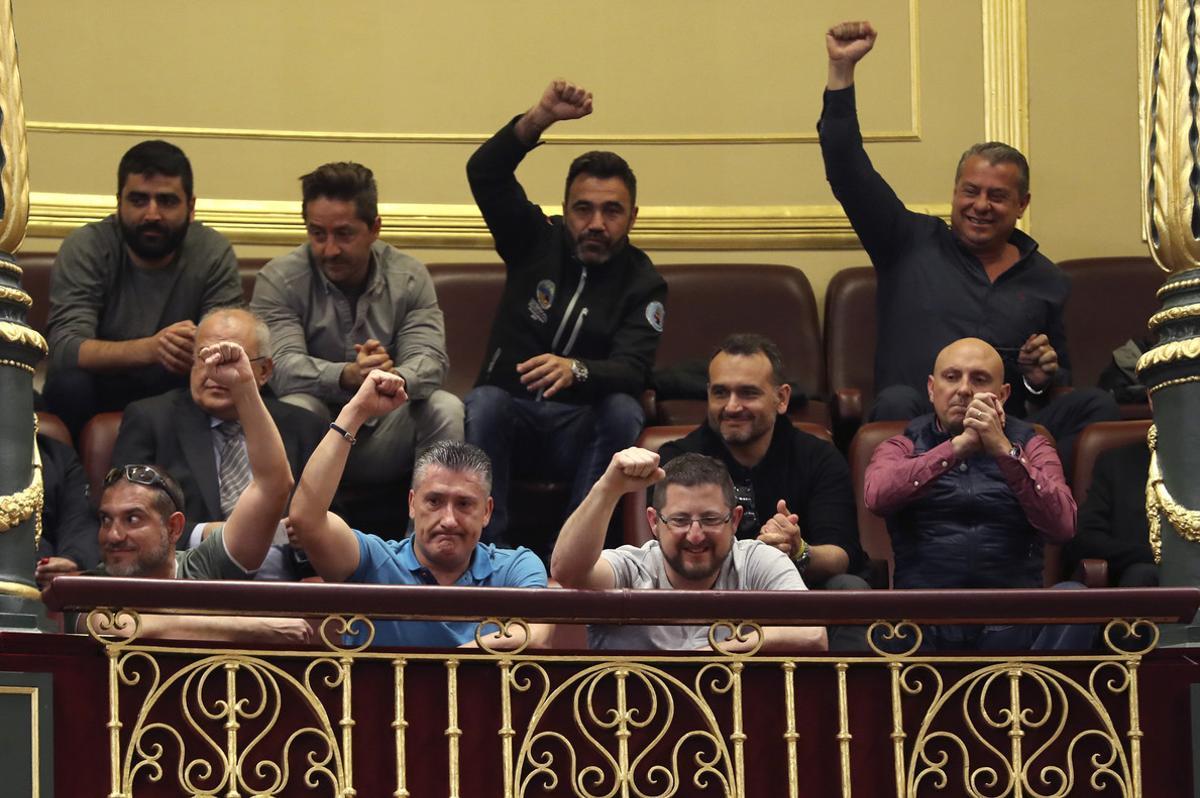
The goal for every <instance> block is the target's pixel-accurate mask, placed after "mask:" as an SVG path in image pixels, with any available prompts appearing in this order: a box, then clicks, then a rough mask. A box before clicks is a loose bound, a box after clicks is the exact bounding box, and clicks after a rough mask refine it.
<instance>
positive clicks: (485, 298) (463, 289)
mask: <svg viewBox="0 0 1200 798" xmlns="http://www.w3.org/2000/svg"><path fill="white" fill-rule="evenodd" d="M429 273H430V275H432V277H433V288H434V290H435V291H436V292H437V298H438V305H440V306H441V308H442V316H443V317H444V318H445V320H446V354H447V355H448V356H449V358H450V370H449V371H448V372H446V379H445V380H443V382H442V387H443V388H445V389H446V390H447V391H450V392H451V393H453V394H454V395H456V396H459V397H465V396H466V395H467V394H468V393H470V391H471V388H473V387H475V378H476V377H478V376H479V370H480V369H481V368H482V367H483V360H484V357H486V355H487V342H488V336H490V335H491V332H492V323H493V322H494V321H495V320H496V309H497V308H498V307H499V305H500V295H501V293H503V291H504V278H505V271H504V264H502V263H431V264H429Z"/></svg>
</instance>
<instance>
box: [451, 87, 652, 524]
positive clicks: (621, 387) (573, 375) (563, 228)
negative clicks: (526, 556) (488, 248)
mask: <svg viewBox="0 0 1200 798" xmlns="http://www.w3.org/2000/svg"><path fill="white" fill-rule="evenodd" d="M591 112H592V95H591V93H590V92H588V91H586V90H584V89H582V88H580V87H578V86H575V85H573V84H570V83H567V82H565V81H555V82H554V83H551V84H550V86H549V87H548V88H547V89H546V91H545V92H544V93H543V95H542V97H541V98H540V99H539V100H538V102H537V104H536V105H534V106H533V108H531V109H529V111H527V112H526V113H525V114H523V115H522V116H520V117H517V118H516V119H514V120H513V121H512V122H510V123H509V124H508V125H505V126H504V127H503V128H502V129H501V130H500V131H499V132H498V133H497V134H496V135H495V136H493V137H492V138H491V139H490V140H489V141H487V142H486V143H485V144H484V145H483V146H482V147H480V148H479V149H478V150H477V151H476V152H475V154H474V155H472V156H471V159H470V161H469V162H468V163H467V177H468V179H469V180H470V183H471V191H472V193H473V194H474V196H475V202H476V203H477V204H478V205H479V209H480V211H482V213H483V217H484V219H485V221H486V222H487V225H488V229H489V230H491V233H492V238H493V239H494V241H495V244H496V251H497V253H499V255H500V257H501V258H502V259H503V260H504V264H505V267H506V269H507V273H508V277H507V281H506V283H505V287H504V295H503V297H502V299H501V302H500V308H499V310H498V311H497V315H496V321H495V323H494V324H493V326H492V332H491V337H490V339H489V341H488V349H487V356H486V360H485V362H484V363H483V369H482V371H481V373H480V375H479V379H478V381H477V383H476V387H475V389H474V390H473V391H471V393H470V394H469V395H468V396H467V400H466V406H467V423H466V437H467V441H468V442H470V443H473V444H475V445H477V446H479V447H480V448H481V449H483V450H484V451H485V452H487V454H488V456H489V457H490V458H491V460H492V465H493V468H494V469H495V473H494V479H493V483H492V496H493V497H494V499H495V503H496V508H495V511H494V513H493V515H492V521H491V523H490V524H489V525H488V528H487V532H486V537H487V538H488V539H489V540H491V541H495V540H498V539H504V538H505V535H506V532H507V527H508V518H509V514H508V489H509V481H510V475H511V473H512V472H513V471H514V470H516V471H518V472H522V473H529V474H538V475H544V476H552V475H553V476H559V475H571V477H572V479H573V486H572V491H571V501H570V507H569V510H570V509H574V508H575V506H577V505H578V504H579V502H580V501H582V500H583V497H584V496H585V495H586V494H587V491H588V489H589V488H590V487H591V486H592V484H593V483H594V482H595V481H596V479H597V478H598V477H599V475H600V474H601V473H602V472H603V470H604V468H605V467H606V466H607V464H608V462H609V460H610V459H612V456H613V454H614V453H615V452H617V451H619V450H621V449H624V448H626V447H628V446H630V445H632V444H633V442H634V441H635V440H636V438H637V436H638V433H639V432H640V431H641V428H642V423H643V421H644V418H643V415H642V410H641V406H640V404H639V401H638V396H639V395H640V394H641V392H642V390H643V389H644V388H645V387H646V384H647V378H648V375H649V372H650V369H651V366H652V365H653V363H654V355H655V352H656V350H657V348H658V339H659V335H660V334H661V333H662V327H663V317H664V313H665V309H664V302H665V301H666V295H667V287H666V284H665V283H664V282H663V279H662V277H660V276H659V274H658V272H656V271H655V270H654V266H653V265H652V264H651V263H650V259H649V258H648V257H646V255H645V253H643V252H642V251H641V250H639V249H637V248H636V247H634V246H632V245H631V244H630V243H629V231H630V230H631V229H632V228H633V224H634V222H635V221H636V219H637V204H636V203H637V181H636V178H635V177H634V175H633V171H632V170H631V169H630V168H629V165H628V164H627V163H625V161H624V160H623V159H622V158H621V157H620V156H618V155H616V154H615V153H611V152H589V153H585V154H583V155H581V156H579V157H578V158H576V159H575V161H574V162H573V163H572V164H571V168H570V170H569V171H568V173H567V181H566V193H565V198H564V201H563V215H562V216H554V217H547V216H546V215H545V214H544V213H543V212H542V210H541V208H539V207H538V206H537V205H535V204H533V203H532V202H530V201H529V199H528V198H527V197H526V196H525V191H524V190H523V189H522V188H521V185H520V183H518V182H517V179H516V176H515V174H514V172H515V171H516V168H517V165H518V164H519V163H520V162H521V160H522V159H523V158H524V157H525V155H526V153H528V152H529V151H530V150H532V149H533V147H535V146H536V145H537V143H538V139H539V137H540V136H541V134H542V133H543V132H544V131H545V130H546V128H548V127H550V125H552V124H554V123H555V122H558V121H560V120H564V119H579V118H581V117H584V116H587V115H588V114H590V113H591ZM509 542H512V543H530V542H532V541H525V540H512V541H509Z"/></svg>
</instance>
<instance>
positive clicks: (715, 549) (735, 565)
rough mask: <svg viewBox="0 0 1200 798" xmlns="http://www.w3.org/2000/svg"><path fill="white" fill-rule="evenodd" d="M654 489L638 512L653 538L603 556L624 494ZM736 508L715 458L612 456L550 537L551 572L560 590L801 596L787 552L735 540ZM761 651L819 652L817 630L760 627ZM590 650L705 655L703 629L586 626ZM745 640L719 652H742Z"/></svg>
mask: <svg viewBox="0 0 1200 798" xmlns="http://www.w3.org/2000/svg"><path fill="white" fill-rule="evenodd" d="M650 485H654V486H655V487H654V501H653V505H654V506H653V507H649V508H647V509H646V521H647V523H649V524H650V528H651V534H652V535H653V536H654V540H651V541H648V542H647V543H645V544H644V545H642V546H641V547H637V546H621V547H620V548H618V549H604V532H605V530H606V529H607V527H608V521H609V519H610V518H611V516H612V512H613V509H614V508H615V507H616V506H617V502H618V501H620V499H621V497H622V496H623V495H625V494H626V493H628V492H630V491H634V490H641V491H644V490H646V488H647V487H649V486H650ZM741 517H742V508H741V507H739V506H738V505H737V502H736V501H735V500H734V496H733V482H732V480H730V478H729V472H728V471H726V470H725V466H723V465H722V464H721V462H720V461H719V460H716V459H714V458H712V457H705V456H704V455H700V454H685V455H682V456H680V457H678V458H676V459H674V460H672V461H671V462H670V463H668V464H667V467H666V469H662V468H659V466H658V455H657V454H655V453H654V452H650V451H647V450H645V449H638V448H631V449H625V450H624V451H620V452H617V453H616V454H615V455H613V458H612V461H611V462H610V463H609V465H608V468H607V469H606V470H605V472H604V474H603V475H602V476H601V477H600V479H599V480H598V481H597V482H596V484H595V486H594V487H593V488H592V489H591V491H589V492H588V495H587V497H586V498H585V499H584V500H583V503H582V504H580V505H579V507H578V508H577V509H576V510H575V512H574V513H572V514H571V517H570V518H568V519H567V522H566V524H564V525H563V528H562V531H561V532H559V534H558V542H557V543H556V544H555V546H554V555H553V557H552V558H551V561H550V570H551V573H552V574H553V576H554V578H555V579H556V580H557V581H558V582H559V583H561V584H562V586H563V587H573V588H588V589H593V590H609V589H612V588H638V589H649V590H804V589H805V587H804V580H803V579H801V577H800V574H799V573H797V571H796V568H795V566H794V565H793V564H792V561H791V560H790V559H789V558H788V556H787V555H786V554H784V553H783V552H781V551H780V550H779V549H776V548H774V547H773V546H768V545H766V544H765V543H762V542H760V541H757V540H735V539H734V531H735V530H736V529H737V526H738V523H739V522H740V521H741ZM763 632H764V635H765V639H764V641H763V647H764V649H767V650H776V649H784V650H789V651H792V650H797V649H809V650H824V649H825V648H826V637H825V629H824V628H823V627H819V626H813V627H794V626H768V627H764V629H763ZM588 642H589V645H590V646H591V648H594V649H626V650H642V649H659V650H667V651H675V650H684V649H701V648H708V627H707V626H592V627H589V628H588ZM755 643H756V641H755V639H754V635H750V639H749V640H746V641H738V642H732V643H729V644H728V645H726V646H724V648H725V650H732V649H748V648H749V647H751V646H752V645H754V644H755Z"/></svg>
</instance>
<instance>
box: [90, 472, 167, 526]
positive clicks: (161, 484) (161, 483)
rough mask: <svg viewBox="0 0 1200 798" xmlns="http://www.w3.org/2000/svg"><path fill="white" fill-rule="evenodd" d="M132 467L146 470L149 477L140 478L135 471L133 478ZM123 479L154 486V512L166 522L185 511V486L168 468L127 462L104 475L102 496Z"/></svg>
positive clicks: (152, 502) (132, 483)
mask: <svg viewBox="0 0 1200 798" xmlns="http://www.w3.org/2000/svg"><path fill="white" fill-rule="evenodd" d="M130 469H135V470H136V469H140V470H143V471H145V472H146V474H147V478H145V479H141V478H138V475H137V474H136V473H135V474H134V479H132V480H131V479H130V478H129V473H130ZM122 481H124V482H128V483H129V484H130V485H141V486H142V487H146V488H152V489H153V491H154V498H153V499H152V500H151V504H152V505H153V507H154V512H156V513H158V514H159V516H160V517H161V518H162V520H163V522H164V523H165V522H166V520H167V519H168V518H170V517H171V516H172V515H174V514H175V513H182V512H183V506H184V505H183V488H182V487H180V485H179V483H178V482H177V481H175V477H173V476H171V474H170V473H168V471H167V469H165V468H163V467H162V466H160V465H155V464H152V463H127V464H125V465H123V466H118V467H114V468H111V469H109V472H108V474H107V475H105V477H104V482H103V485H102V487H101V490H100V497H101V498H103V497H104V494H105V493H107V492H108V489H109V488H111V487H112V486H113V485H115V484H117V483H118V482H122Z"/></svg>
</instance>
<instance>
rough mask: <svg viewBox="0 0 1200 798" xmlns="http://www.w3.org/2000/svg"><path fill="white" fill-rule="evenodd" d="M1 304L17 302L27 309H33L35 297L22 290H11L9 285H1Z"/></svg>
mask: <svg viewBox="0 0 1200 798" xmlns="http://www.w3.org/2000/svg"><path fill="white" fill-rule="evenodd" d="M0 302H15V303H16V304H18V305H24V306H25V307H26V308H31V307H33V297H31V296H30V295H29V294H27V293H25V292H24V291H22V290H21V289H20V288H9V287H8V286H7V285H0Z"/></svg>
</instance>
